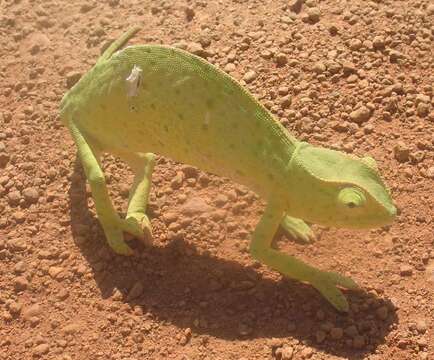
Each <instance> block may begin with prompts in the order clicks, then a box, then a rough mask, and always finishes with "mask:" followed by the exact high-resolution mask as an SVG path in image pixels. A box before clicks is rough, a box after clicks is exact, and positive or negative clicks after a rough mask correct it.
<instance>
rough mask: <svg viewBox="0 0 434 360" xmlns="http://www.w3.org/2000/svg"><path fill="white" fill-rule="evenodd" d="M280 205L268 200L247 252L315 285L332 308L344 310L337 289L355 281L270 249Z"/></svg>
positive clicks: (345, 302)
mask: <svg viewBox="0 0 434 360" xmlns="http://www.w3.org/2000/svg"><path fill="white" fill-rule="evenodd" d="M283 212H284V206H283V205H281V204H280V203H278V202H274V201H269V203H268V204H267V206H266V209H265V212H264V214H263V215H262V218H261V219H260V221H259V223H258V225H257V226H256V229H255V231H254V233H253V236H252V241H251V244H250V252H251V254H252V256H253V257H254V258H255V259H257V260H259V261H261V262H262V263H264V264H266V265H268V266H269V267H271V268H272V269H274V270H277V271H279V272H280V273H282V274H283V275H285V276H288V277H290V278H293V279H296V280H299V281H305V282H308V283H310V284H311V285H312V286H313V287H314V288H316V289H317V290H318V291H319V292H320V293H321V294H322V295H323V296H324V297H325V298H326V299H327V300H328V301H329V302H330V303H331V304H332V305H333V306H334V307H335V308H336V309H338V310H339V311H348V309H349V306H348V302H347V300H346V299H345V296H344V295H343V293H342V292H341V291H340V290H339V289H338V288H337V286H341V287H344V288H348V289H355V288H357V284H356V283H355V282H354V281H353V280H351V279H349V278H347V277H345V276H342V275H340V274H337V273H334V272H326V271H321V270H319V269H316V268H314V267H312V266H310V265H308V264H305V263H304V262H302V261H301V260H298V259H296V258H295V257H293V256H290V255H287V254H283V253H281V252H279V251H277V250H275V249H273V248H271V242H272V239H273V236H274V234H275V233H276V230H277V228H278V226H279V224H280V222H281V220H282V217H283Z"/></svg>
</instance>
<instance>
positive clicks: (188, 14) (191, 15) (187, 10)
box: [185, 6, 196, 21]
mask: <svg viewBox="0 0 434 360" xmlns="http://www.w3.org/2000/svg"><path fill="white" fill-rule="evenodd" d="M195 15H196V13H195V11H194V9H193V8H192V7H190V6H187V7H186V8H185V17H186V18H187V21H191V20H193V18H194V16H195Z"/></svg>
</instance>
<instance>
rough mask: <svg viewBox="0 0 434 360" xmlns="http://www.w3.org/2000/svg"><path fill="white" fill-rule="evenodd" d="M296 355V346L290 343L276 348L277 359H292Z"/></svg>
mask: <svg viewBox="0 0 434 360" xmlns="http://www.w3.org/2000/svg"><path fill="white" fill-rule="evenodd" d="M293 355H294V348H293V347H292V346H289V345H284V346H282V347H280V348H278V349H277V350H276V359H280V360H291V359H292V356H293Z"/></svg>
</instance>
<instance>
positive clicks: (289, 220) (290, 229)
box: [280, 215, 315, 244]
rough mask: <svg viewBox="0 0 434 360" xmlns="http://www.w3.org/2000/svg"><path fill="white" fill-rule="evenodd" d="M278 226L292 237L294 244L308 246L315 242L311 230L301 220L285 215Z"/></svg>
mask: <svg viewBox="0 0 434 360" xmlns="http://www.w3.org/2000/svg"><path fill="white" fill-rule="evenodd" d="M280 226H281V227H282V228H283V229H284V230H285V231H286V233H287V234H288V235H289V236H290V237H292V238H293V239H294V240H295V241H296V242H299V243H302V244H309V243H311V242H312V241H314V240H315V235H314V233H313V231H312V230H311V228H310V227H309V226H308V225H307V224H306V223H305V222H304V221H303V220H301V219H296V218H293V217H292V216H288V215H286V216H285V217H284V218H283V220H282V222H281V223H280Z"/></svg>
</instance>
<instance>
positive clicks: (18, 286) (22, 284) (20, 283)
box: [14, 276, 29, 291]
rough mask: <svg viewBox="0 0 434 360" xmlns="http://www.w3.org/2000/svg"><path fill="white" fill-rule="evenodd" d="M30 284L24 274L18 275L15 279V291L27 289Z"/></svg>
mask: <svg viewBox="0 0 434 360" xmlns="http://www.w3.org/2000/svg"><path fill="white" fill-rule="evenodd" d="M28 286H29V282H28V281H27V279H26V278H25V277H24V276H17V277H16V278H15V280H14V289H15V291H23V290H26V289H27V287H28Z"/></svg>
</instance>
